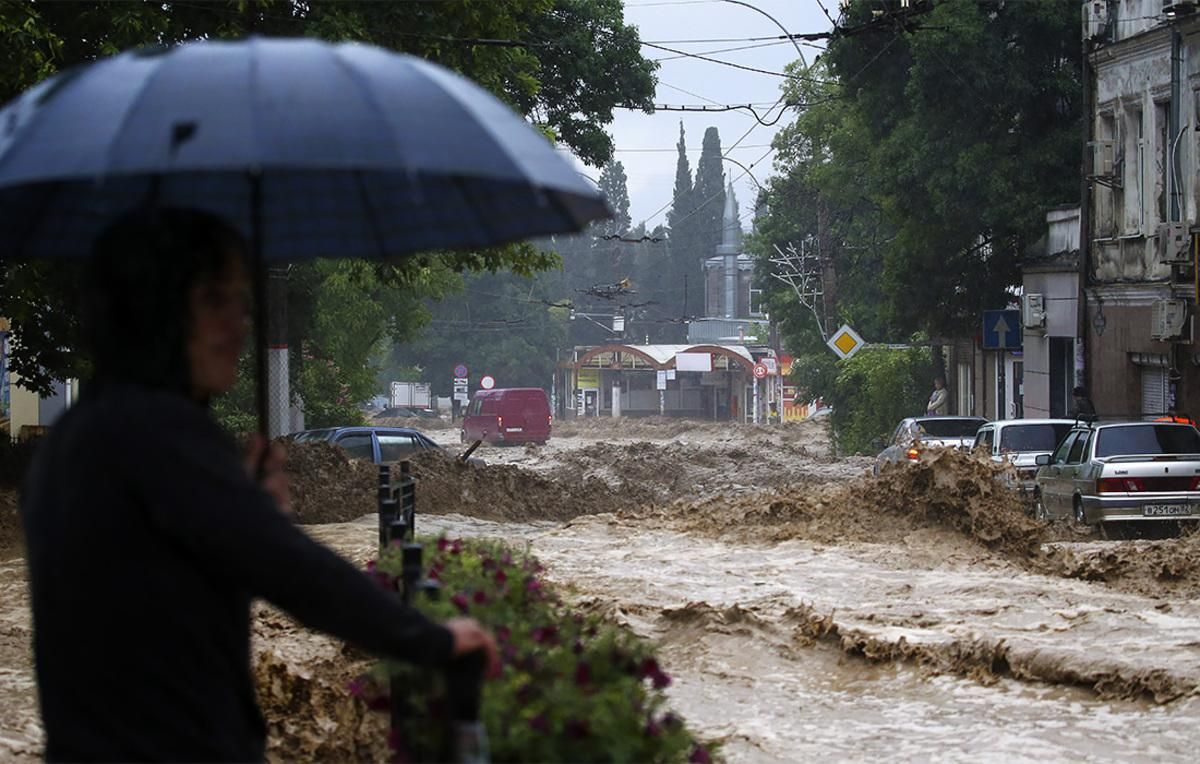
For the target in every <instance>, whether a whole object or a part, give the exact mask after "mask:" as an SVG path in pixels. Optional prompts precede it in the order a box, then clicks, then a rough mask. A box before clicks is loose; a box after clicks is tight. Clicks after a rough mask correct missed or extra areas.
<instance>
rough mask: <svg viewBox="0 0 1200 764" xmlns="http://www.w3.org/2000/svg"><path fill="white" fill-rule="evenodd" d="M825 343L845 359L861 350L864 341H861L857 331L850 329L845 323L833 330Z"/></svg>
mask: <svg viewBox="0 0 1200 764" xmlns="http://www.w3.org/2000/svg"><path fill="white" fill-rule="evenodd" d="M826 344H828V345H829V347H830V349H832V350H833V352H835V353H837V354H838V355H839V356H840V357H841V358H843V359H845V358H849V357H851V356H852V355H854V354H855V353H857V352H858V351H859V350H861V349H862V346H863V345H864V344H865V343H864V342H863V338H862V337H860V336H858V332H856V331H854V330H853V329H851V328H850V327H849V326H848V325H847V324H842V328H841V329H838V330H837V331H836V332H834V333H833V336H832V337H830V338H829V342H828V343H826Z"/></svg>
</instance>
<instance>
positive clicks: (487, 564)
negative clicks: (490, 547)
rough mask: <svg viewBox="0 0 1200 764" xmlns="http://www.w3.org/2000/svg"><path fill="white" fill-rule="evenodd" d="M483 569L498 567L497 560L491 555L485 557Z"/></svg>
mask: <svg viewBox="0 0 1200 764" xmlns="http://www.w3.org/2000/svg"><path fill="white" fill-rule="evenodd" d="M483 569H484V570H495V569H496V561H495V560H493V559H492V558H491V557H485V558H483Z"/></svg>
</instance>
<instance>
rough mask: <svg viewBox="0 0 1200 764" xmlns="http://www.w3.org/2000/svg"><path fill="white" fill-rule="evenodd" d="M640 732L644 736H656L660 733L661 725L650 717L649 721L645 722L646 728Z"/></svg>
mask: <svg viewBox="0 0 1200 764" xmlns="http://www.w3.org/2000/svg"><path fill="white" fill-rule="evenodd" d="M642 733H643V734H644V735H645V736H646V737H658V736H659V735H661V734H662V727H659V726H658V724H657V723H656V722H655V721H654V720H653V719H651V720H650V721H648V722H646V728H645V729H644V730H642Z"/></svg>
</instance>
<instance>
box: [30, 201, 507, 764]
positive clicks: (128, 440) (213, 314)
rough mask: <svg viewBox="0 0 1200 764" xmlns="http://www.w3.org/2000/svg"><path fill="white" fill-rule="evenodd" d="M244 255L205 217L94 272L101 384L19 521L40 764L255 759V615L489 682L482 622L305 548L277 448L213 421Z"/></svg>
mask: <svg viewBox="0 0 1200 764" xmlns="http://www.w3.org/2000/svg"><path fill="white" fill-rule="evenodd" d="M244 255H245V248H244V245H243V243H242V242H241V240H240V237H239V236H238V234H237V233H236V232H235V231H233V230H232V229H231V228H229V227H228V226H227V225H225V224H224V223H222V222H221V221H220V220H219V219H217V218H215V217H214V216H212V215H209V214H206V213H201V212H194V211H188V210H180V209H160V210H155V211H145V212H138V213H134V214H131V215H128V216H126V217H124V218H122V219H120V220H118V221H117V222H116V223H115V224H114V225H113V226H112V227H111V228H110V229H109V230H108V231H107V232H106V233H105V234H104V235H103V236H101V238H100V239H99V241H98V242H97V245H96V249H95V254H94V255H93V257H92V260H91V261H90V262H89V264H88V273H87V281H86V284H87V287H86V290H87V293H86V295H85V298H84V299H85V326H86V327H87V331H88V335H89V339H90V342H89V344H90V346H91V350H92V354H93V357H94V359H95V376H94V378H93V379H92V380H91V383H90V384H89V385H88V386H87V387H86V388H85V390H84V395H83V399H82V400H81V402H80V403H79V404H78V405H77V406H75V407H74V408H72V409H71V410H70V411H68V412H67V413H66V414H65V415H64V416H63V418H62V420H61V421H60V422H59V423H58V424H57V425H56V426H55V427H54V428H53V430H52V432H51V433H50V435H49V436H48V437H47V439H46V441H45V442H44V443H43V445H42V447H41V448H40V449H39V451H38V454H37V456H36V458H35V460H34V463H33V466H32V468H31V471H30V474H29V476H28V479H27V482H26V485H25V488H24V491H23V493H22V504H21V514H22V520H23V522H24V525H25V530H26V535H27V544H28V551H29V570H30V582H31V587H32V605H33V617H34V650H35V656H36V662H37V679H38V687H39V697H40V702H41V708H42V718H43V721H44V724H45V730H46V758H47V759H49V760H52V761H58V760H163V759H184V760H195V761H217V760H222V761H226V760H228V761H255V760H259V761H260V760H262V759H263V757H264V752H265V727H264V724H263V719H262V717H261V715H260V713H259V711H258V708H257V705H256V703H255V692H254V686H253V681H252V677H251V673H250V604H251V599H252V598H255V597H262V598H264V599H266V600H267V601H269V602H271V603H273V604H275V605H277V606H278V607H280V608H282V609H283V610H285V611H287V612H289V613H290V614H292V615H293V616H294V617H296V618H297V619H298V620H299V621H301V622H302V623H304V624H305V625H308V626H310V627H312V628H315V629H318V630H321V631H324V632H327V633H329V634H332V635H334V636H337V637H340V638H343V639H346V640H348V641H351V642H354V643H355V644H358V645H360V646H361V647H363V648H366V649H367V650H370V651H372V652H374V653H376V654H379V655H383V656H387V657H390V658H393V659H396V660H405V661H411V662H414V663H418V664H424V665H431V666H438V665H444V664H446V663H447V662H448V661H450V660H452V659H453V658H454V657H455V656H460V655H464V654H466V653H468V652H471V651H476V650H483V651H485V652H486V654H487V658H488V661H489V665H490V670H491V672H493V673H495V672H496V671H498V660H497V657H496V645H495V642H494V640H493V638H492V636H491V635H490V634H489V633H488V632H486V631H485V630H484V629H483V628H482V627H481V626H480V625H479V624H478V623H477V622H475V621H474V620H471V619H464V618H458V619H453V620H451V621H448V622H447V623H445V624H436V623H432V622H430V621H428V620H427V619H426V618H425V617H423V616H422V615H421V614H420V613H418V612H417V611H415V610H413V609H411V608H408V607H405V606H404V605H402V604H401V602H400V599H399V598H398V597H396V596H395V594H394V593H393V592H388V591H386V590H384V589H383V588H382V587H380V586H379V585H378V584H376V583H375V582H374V581H373V580H372V579H370V578H369V577H368V576H366V575H364V574H363V573H362V572H361V571H360V570H358V569H356V568H355V567H354V566H352V565H351V564H350V563H349V562H347V561H345V560H343V559H342V558H340V557H338V556H337V555H336V554H334V553H333V552H332V551H330V550H328V549H326V548H325V547H323V546H321V545H320V544H318V543H316V542H315V541H313V540H311V539H310V538H309V537H308V536H306V535H305V534H304V533H303V532H302V531H301V530H300V529H299V528H297V527H296V526H295V525H294V524H293V523H292V522H291V521H290V520H289V519H288V517H287V516H285V514H284V512H283V511H282V510H286V509H287V506H288V499H289V495H288V488H287V481H286V477H285V476H284V474H283V472H282V467H283V454H282V452H281V450H280V449H279V447H278V446H274V447H273V449H272V450H271V452H270V454H269V455H268V456H267V457H266V459H265V460H262V459H260V457H261V454H262V451H263V449H264V443H265V441H263V440H262V439H261V438H260V439H258V440H257V441H255V442H254V444H253V446H252V448H251V451H250V454H249V459H248V460H247V461H246V462H245V463H243V462H242V461H241V460H240V459H239V458H238V455H237V454H236V452H235V449H234V447H233V443H232V441H231V440H230V438H229V437H228V436H227V435H226V434H225V433H224V432H223V431H222V430H221V429H220V428H219V427H218V425H217V424H216V423H215V421H213V419H212V418H211V417H210V416H209V414H208V411H207V405H208V401H209V399H210V398H211V397H212V396H214V395H218V394H220V393H221V392H223V391H225V390H226V389H228V388H229V387H230V386H231V385H232V384H233V383H234V381H235V379H236V376H237V362H238V357H239V356H240V354H241V352H242V350H243V347H244V341H245V339H246V332H247V322H246V318H247V312H246V311H247V309H248V303H247V295H248V285H247V280H246V275H245V265H244V262H243V261H244ZM260 462H261V464H262V468H261V469H259V467H258V465H259V464H260ZM67 471H69V473H70V475H69V478H68V477H67V475H66V474H65V473H67ZM256 472H259V473H261V477H259V478H258V479H257V480H256V479H255V478H254V477H253V476H254V475H255V473H256Z"/></svg>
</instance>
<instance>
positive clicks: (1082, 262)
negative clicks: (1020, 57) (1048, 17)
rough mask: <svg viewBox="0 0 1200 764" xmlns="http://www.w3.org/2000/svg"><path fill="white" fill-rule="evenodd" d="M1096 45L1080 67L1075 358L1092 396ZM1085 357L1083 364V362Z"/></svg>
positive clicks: (1078, 378) (1087, 45) (1079, 379)
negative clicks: (1090, 305) (1090, 307)
mask: <svg viewBox="0 0 1200 764" xmlns="http://www.w3.org/2000/svg"><path fill="white" fill-rule="evenodd" d="M1092 48H1093V43H1092V42H1090V41H1087V42H1084V48H1083V62H1082V66H1081V67H1080V80H1081V81H1082V84H1083V100H1082V107H1081V108H1082V111H1083V162H1082V166H1083V177H1082V179H1081V182H1080V192H1079V194H1080V203H1079V286H1078V292H1077V295H1078V300H1077V305H1078V308H1077V310H1076V311H1075V321H1076V328H1075V336H1076V337H1078V340H1077V342H1078V343H1079V344H1080V345H1081V346H1082V347H1081V348H1080V349H1079V350H1077V352H1076V353H1075V354H1074V355H1075V358H1074V359H1072V367H1079V366H1082V368H1075V372H1076V374H1075V384H1076V385H1082V386H1084V387H1086V388H1087V391H1088V395H1092V396H1094V395H1095V390H1093V389H1092V383H1091V380H1090V379H1089V377H1090V376H1091V375H1090V374H1089V372H1090V370H1091V366H1092V359H1091V355H1090V353H1089V352H1088V350H1089V348H1088V341H1087V337H1088V320H1087V287H1088V283H1089V281H1090V274H1091V268H1092V257H1091V255H1092V184H1091V182H1090V181H1089V180H1088V176H1089V175H1091V174H1092V172H1093V170H1094V168H1093V166H1092V163H1093V159H1094V156H1093V154H1092V148H1091V145H1090V144H1091V142H1092V140H1094V138H1095V136H1094V134H1093V128H1094V127H1095V125H1094V121H1095V120H1094V115H1093V114H1092V111H1093V103H1094V101H1093V98H1092V87H1093V84H1094V74H1095V73H1094V72H1093V71H1092V56H1091V53H1092ZM1080 360H1082V363H1080Z"/></svg>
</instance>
